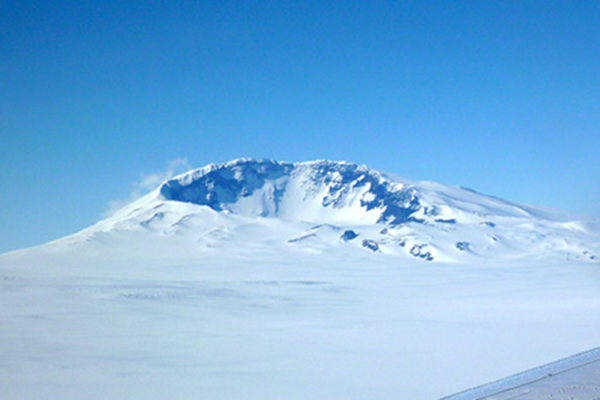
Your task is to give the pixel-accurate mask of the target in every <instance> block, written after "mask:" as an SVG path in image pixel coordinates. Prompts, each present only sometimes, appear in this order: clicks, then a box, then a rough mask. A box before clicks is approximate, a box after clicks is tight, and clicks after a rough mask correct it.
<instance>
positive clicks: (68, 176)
mask: <svg viewBox="0 0 600 400" xmlns="http://www.w3.org/2000/svg"><path fill="white" fill-rule="evenodd" d="M0 93H1V95H0V147H1V151H2V156H1V157H0V182H1V183H2V189H1V193H0V194H1V196H0V251H6V250H10V249H15V248H20V247H25V246H30V245H35V244H40V243H42V242H45V241H48V240H51V239H55V238H58V237H61V236H64V235H66V234H69V233H73V232H75V231H77V230H79V229H81V228H84V227H86V226H88V225H90V224H92V223H93V222H95V221H97V220H98V219H100V218H101V217H102V215H103V213H105V212H106V210H107V209H109V208H110V207H111V205H114V201H117V200H123V199H127V198H130V196H131V194H130V193H131V192H132V191H134V192H139V191H140V188H142V189H143V188H144V185H143V183H141V181H140V180H141V179H142V178H144V179H146V178H148V177H149V176H150V177H151V176H152V175H144V176H143V177H142V174H152V173H155V172H160V171H162V170H165V169H166V168H167V167H168V166H169V163H172V160H175V159H178V158H182V157H186V158H187V161H188V163H189V165H191V166H193V167H199V166H202V165H204V164H207V163H210V162H222V161H227V160H229V159H232V158H237V157H243V156H246V157H264V158H274V159H283V160H290V161H302V160H309V159H318V158H328V159H336V160H348V161H353V162H357V163H363V164H367V165H370V166H372V167H374V168H378V169H381V170H384V171H388V172H393V173H396V174H398V175H400V176H404V177H406V178H409V179H414V180H433V181H438V182H441V183H446V184H452V185H460V186H467V187H471V188H473V189H475V190H478V191H481V192H484V193H488V194H493V195H496V196H499V197H503V198H507V199H510V200H514V201H519V202H524V203H530V204H538V205H545V206H552V207H557V208H563V209H566V210H573V211H577V212H580V213H584V214H589V215H595V216H600V161H599V159H600V2H598V1H523V0H520V1H456V2H454V1H422V0H419V1H402V2H399V1H393V2H370V1H355V2H350V1H348V2H342V1H328V2H325V1H322V2H303V1H289V2H287V1H281V2H277V1H275V2H271V1H257V2H253V1H239V2H238V1H214V2H210V1H206V2H203V1H137V0H136V1H127V0H125V1H118V2H116V1H115V2H111V1H106V2H104V1H101V2H99V1H96V0H94V1H87V0H79V1H73V2H63V1H35V2H34V1H27V0H25V1H17V2H8V1H5V2H1V3H0ZM179 164H180V165H181V164H183V163H179ZM136 182H137V183H136Z"/></svg>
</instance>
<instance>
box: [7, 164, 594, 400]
mask: <svg viewBox="0 0 600 400" xmlns="http://www.w3.org/2000/svg"><path fill="white" fill-rule="evenodd" d="M598 232H599V229H598V222H597V221H595V220H593V219H589V218H585V217H582V216H576V215H571V214H566V213H562V212H559V211H552V210H544V209H539V208H536V207H530V206H523V205H519V204H515V203H511V202H507V201H503V200H500V199H496V198H493V197H489V196H484V195H481V194H478V193H475V192H473V191H470V190H466V189H460V188H453V187H447V186H443V185H439V184H435V183H430V182H411V181H408V180H404V179H400V178H397V177H394V176H390V175H387V174H384V173H381V172H378V171H374V170H371V169H369V168H367V167H364V166H357V165H355V164H350V163H339V162H330V161H316V162H307V163H280V162H273V161H267V160H247V159H243V160H236V161H232V162H230V163H227V164H215V165H210V166H207V167H205V168H201V169H198V170H194V171H190V172H188V173H186V174H183V175H181V176H178V177H175V178H173V179H171V180H169V181H167V182H165V183H163V184H162V185H161V186H160V187H159V188H157V189H156V190H155V191H153V192H151V193H149V194H148V195H146V196H144V197H143V198H141V199H139V200H137V201H135V202H134V203H132V204H130V205H128V206H126V207H125V208H123V209H122V210H120V211H118V212H117V213H116V214H115V215H113V216H112V217H110V218H108V219H105V220H103V221H100V222H99V223H97V224H96V225H94V226H91V227H89V228H87V229H85V230H83V231H81V232H79V233H76V234H74V235H71V236H69V237H66V238H62V239H59V240H56V241H54V242H51V243H48V244H45V245H42V246H38V247H35V248H31V249H25V250H19V251H15V252H11V253H6V254H3V255H0V304H2V307H0V321H1V324H0V354H2V357H0V398H3V399H4V398H6V399H37V398H62V399H105V398H112V399H131V398H141V399H162V398H173V399H189V398H211V399H239V398H245V399H281V398H286V399H305V398H311V399H336V398H339V399H371V398H378V399H392V398H393V399H397V398H407V399H415V400H418V399H434V398H438V397H441V396H444V395H448V394H451V393H455V392H458V391H460V390H462V389H465V388H468V387H473V386H475V385H478V384H481V383H484V382H489V381H492V380H494V379H498V378H501V377H504V376H507V375H510V374H513V373H515V372H518V371H521V370H524V369H527V368H531V367H534V366H537V365H540V364H543V363H546V362H549V361H552V360H555V359H558V358H561V357H564V356H568V355H571V354H573V353H576V352H578V351H581V350H585V349H587V348H592V347H595V346H597V344H598V341H599V339H600V338H599V337H598V328H599V327H600V269H599V267H600V264H599V263H598V260H597V254H598V253H599V245H598V243H599V240H598V238H599V235H598Z"/></svg>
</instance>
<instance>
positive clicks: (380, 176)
mask: <svg viewBox="0 0 600 400" xmlns="http://www.w3.org/2000/svg"><path fill="white" fill-rule="evenodd" d="M126 232H136V233H137V234H142V233H145V234H151V235H153V236H154V237H161V238H163V239H162V241H164V242H166V241H168V240H167V239H166V238H167V237H169V238H171V240H175V241H178V242H179V244H182V243H187V244H188V245H189V246H190V248H191V249H193V250H191V251H192V252H193V253H194V254H201V253H202V252H209V251H218V250H219V249H220V250H226V251H227V252H234V253H235V252H238V251H248V250H249V249H252V248H261V249H262V250H263V251H269V249H270V250H271V251H274V252H277V253H285V252H286V251H288V250H289V251H304V252H313V253H314V252H316V253H322V252H328V253H329V252H336V251H340V252H344V253H349V252H350V253H352V252H356V251H360V252H359V253H357V254H364V252H368V253H378V254H387V255H392V256H399V257H409V258H416V259H419V260H425V261H450V262H452V261H465V260H473V259H474V258H478V259H491V260H494V259H500V260H505V259H512V258H522V257H526V258H535V259H540V258H541V259H545V258H549V257H550V258H559V259H577V260H587V261H598V255H597V254H598V249H599V248H600V246H599V242H600V240H599V235H598V225H597V223H595V222H594V221H592V220H591V219H590V220H586V219H582V218H581V217H579V218H577V217H574V216H573V215H571V214H569V213H562V212H560V211H556V210H547V209H543V208H536V207H531V206H525V205H521V204H517V203H513V202H510V201H505V200H501V199H498V198H495V197H491V196H486V195H483V194H479V193H476V192H474V191H472V190H470V189H464V188H457V187H451V186H445V185H441V184H437V183H433V182H413V181H409V180H407V179H403V178H399V177H396V176H394V175H391V174H386V173H383V172H380V171H377V170H374V169H371V168H368V167H366V166H364V165H357V164H353V163H349V162H337V161H326V160H320V161H309V162H300V163H291V162H278V161H272V160H262V159H259V160H256V159H238V160H234V161H231V162H228V163H224V164H210V165H208V166H205V167H203V168H199V169H194V170H191V171H189V172H187V173H184V174H182V175H179V176H176V177H174V178H172V179H169V180H167V181H166V182H164V183H162V184H161V185H160V186H159V187H158V188H157V189H155V190H154V191H152V192H150V193H149V194H147V195H146V196H144V197H142V198H140V199H139V200H137V201H135V202H133V203H131V204H129V205H128V206H126V207H124V208H123V209H121V210H119V211H118V212H117V213H115V214H114V215H113V216H112V217H110V218H108V219H106V220H103V221H100V222H99V223H97V224H96V225H94V226H92V227H90V228H87V229H85V230H83V231H82V232H80V233H78V234H75V235H72V236H70V237H67V238H65V239H64V240H62V241H57V242H53V243H60V242H68V243H70V244H76V243H80V242H93V241H95V240H99V238H103V239H102V242H106V241H107V240H109V241H110V238H111V237H113V236H114V238H116V237H121V236H122V235H124V234H125V233H126ZM111 234H114V235H111ZM157 235H158V236H157ZM114 240H116V239H114Z"/></svg>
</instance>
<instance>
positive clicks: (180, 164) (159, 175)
mask: <svg viewBox="0 0 600 400" xmlns="http://www.w3.org/2000/svg"><path fill="white" fill-rule="evenodd" d="M190 169H192V167H191V166H190V164H189V163H188V160H187V158H185V157H184V158H175V159H173V160H171V161H169V162H168V163H167V167H166V168H165V169H164V170H163V171H158V172H152V173H149V174H147V173H142V174H141V175H140V179H138V180H137V181H135V182H133V183H132V184H131V192H130V193H129V196H127V197H124V198H121V199H116V200H110V201H109V202H108V208H107V210H106V211H104V212H103V213H102V217H103V218H106V217H110V216H111V215H113V214H114V213H115V212H117V211H118V210H119V209H121V208H122V207H124V206H126V205H127V204H129V203H131V202H132V201H134V200H137V199H138V198H140V197H142V196H143V195H145V194H146V193H148V192H149V191H151V190H153V189H156V187H157V186H158V185H160V184H161V183H163V182H164V181H166V180H167V179H170V178H172V177H174V176H175V175H178V174H180V173H183V172H186V171H188V170H190Z"/></svg>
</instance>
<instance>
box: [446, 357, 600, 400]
mask: <svg viewBox="0 0 600 400" xmlns="http://www.w3.org/2000/svg"><path fill="white" fill-rule="evenodd" d="M509 399H510V400H513V399H514V400H600V347H598V348H595V349H592V350H588V351H585V352H583V353H579V354H576V355H574V356H571V357H567V358H564V359H562V360H558V361H555V362H553V363H550V364H546V365H542V366H541V367H537V368H533V369H530V370H527V371H524V372H521V373H518V374H516V375H513V376H509V377H508V378H504V379H500V380H498V381H495V382H491V383H488V384H486V385H482V386H477V387H474V388H472V389H469V390H465V391H464V392H460V393H456V394H454V395H451V396H447V397H443V398H442V399H440V400H509Z"/></svg>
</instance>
